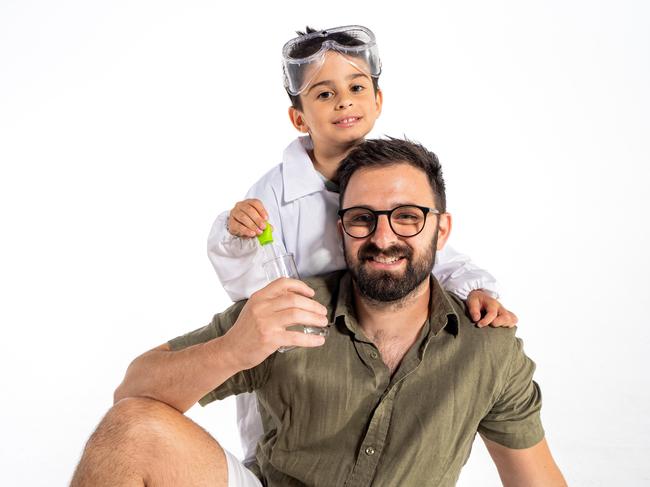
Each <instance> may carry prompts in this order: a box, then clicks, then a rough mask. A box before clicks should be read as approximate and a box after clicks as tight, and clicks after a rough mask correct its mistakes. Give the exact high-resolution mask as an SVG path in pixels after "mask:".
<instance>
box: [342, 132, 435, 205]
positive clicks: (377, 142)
mask: <svg viewBox="0 0 650 487" xmlns="http://www.w3.org/2000/svg"><path fill="white" fill-rule="evenodd" d="M395 164H408V165H410V166H413V167H417V168H418V169H420V170H422V171H424V173H425V174H426V175H427V178H428V179H429V184H430V185H431V189H432V190H433V195H434V197H435V201H436V209H438V210H439V211H441V212H443V213H444V212H445V211H447V200H446V196H445V180H444V179H443V177H442V167H441V166H440V162H439V161H438V157H437V156H436V155H435V154H434V153H433V152H431V151H428V150H427V149H425V148H424V147H423V146H422V145H420V144H418V143H417V142H412V141H410V140H408V139H396V138H393V137H388V138H386V139H368V140H366V141H365V142H363V143H362V144H360V145H358V146H357V147H355V148H354V149H353V150H352V151H351V152H350V153H349V154H348V156H347V157H346V158H345V159H343V161H342V162H341V165H340V166H339V169H338V171H337V173H336V180H337V181H338V183H339V206H341V205H342V204H343V196H344V195H345V190H346V188H347V186H348V183H349V182H350V178H351V177H352V175H353V174H354V173H355V172H357V171H358V170H359V169H364V168H375V167H386V166H393V165H395Z"/></svg>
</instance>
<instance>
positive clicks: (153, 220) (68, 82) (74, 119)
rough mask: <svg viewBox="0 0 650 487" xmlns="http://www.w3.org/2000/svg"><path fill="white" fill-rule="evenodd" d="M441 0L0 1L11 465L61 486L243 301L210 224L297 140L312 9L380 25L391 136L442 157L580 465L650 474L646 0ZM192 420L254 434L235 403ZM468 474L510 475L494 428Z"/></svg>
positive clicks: (380, 129)
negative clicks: (166, 363) (292, 86)
mask: <svg viewBox="0 0 650 487" xmlns="http://www.w3.org/2000/svg"><path fill="white" fill-rule="evenodd" d="M426 5H427V6H425V2H413V3H412V2H409V1H401V2H388V3H386V4H381V3H380V2H377V1H368V0H366V1H360V2H340V3H339V2H333V1H329V2H325V3H319V4H316V3H313V4H311V3H310V4H306V3H301V2H295V1H294V2H279V1H275V2H259V4H253V3H248V2H227V3H226V2H223V3H221V2H216V1H211V2H209V1H197V0H189V1H186V2H182V3H181V2H168V1H160V0H159V1H153V0H151V1H144V0H131V1H112V2H101V1H98V0H94V1H81V0H77V1H73V0H60V1H57V2H47V1H44V0H20V1H19V0H2V1H1V2H0V164H1V172H0V217H1V220H0V224H1V226H0V231H1V238H0V323H1V327H2V328H1V330H2V336H3V338H4V340H3V342H4V343H3V346H2V352H1V353H0V374H1V383H0V390H1V391H2V401H1V402H0V408H1V414H0V421H1V424H0V426H1V431H2V433H1V435H2V441H1V442H0V462H1V463H2V466H1V468H0V471H1V472H2V478H1V479H0V483H1V484H2V485H30V486H46V485H47V486H50V485H65V484H66V483H67V482H68V481H69V478H70V476H71V473H72V471H73V469H74V466H75V465H76V462H77V461H78V458H79V455H80V453H81V449H82V447H83V445H84V442H85V441H86V439H87V438H88V436H89V434H90V433H91V431H92V430H93V428H94V427H95V425H96V424H97V422H98V421H99V419H100V418H101V416H102V415H103V413H104V412H105V411H106V410H107V409H108V407H109V406H110V404H111V400H112V392H113V389H114V388H115V387H116V386H117V384H118V383H119V381H120V380H121V378H122V376H123V373H124V371H125V369H126V366H127V365H128V363H129V362H130V360H131V359H132V358H134V357H135V356H136V355H138V354H139V353H141V352H143V351H145V350H147V349H149V348H152V347H154V346H156V345H159V344H161V343H163V342H164V341H166V340H167V339H169V338H172V337H174V336H176V335H178V334H181V333H183V332H185V331H188V330H191V329H194V328H196V327H198V326H201V325H203V324H205V323H206V322H207V321H208V320H209V319H210V317H211V316H212V313H214V312H216V311H219V310H221V309H223V308H225V307H226V306H227V305H228V299H227V297H226V295H225V293H224V291H223V290H222V289H221V288H220V286H219V284H218V281H217V278H216V275H215V274H214V272H213V270H212V268H211V266H210V264H209V262H208V260H207V258H206V255H205V240H206V237H207V233H208V230H209V227H210V224H211V222H212V219H213V218H214V217H215V216H216V215H217V213H218V212H220V211H221V210H224V209H227V208H229V207H231V206H232V204H233V203H234V202H235V201H237V200H238V199H241V197H242V196H243V194H244V192H245V191H246V189H247V188H248V187H249V186H250V185H251V184H252V183H253V182H254V181H255V180H256V179H257V178H258V177H260V176H261V175H262V174H263V173H264V172H265V171H267V170H268V169H269V168H270V167H272V166H273V165H275V164H277V163H278V162H279V161H280V155H281V151H282V149H283V148H284V146H285V145H286V144H287V143H288V142H289V141H290V140H291V139H292V138H293V137H294V136H295V133H294V130H293V128H292V127H291V125H290V124H289V121H288V118H287V116H286V109H287V107H288V100H287V99H286V95H285V94H284V92H283V89H282V86H281V76H280V60H279V54H280V49H281V47H282V44H283V43H284V42H285V41H286V40H287V39H288V38H290V37H292V35H293V31H294V30H296V29H300V28H302V27H304V25H305V24H306V23H309V24H310V25H313V26H316V27H320V28H325V27H332V26H337V25H345V24H351V23H360V24H363V25H367V26H369V27H370V28H371V29H373V30H374V31H375V33H376V35H377V38H378V42H379V47H380V53H381V56H382V59H383V65H384V74H383V75H382V78H381V80H380V83H381V86H382V87H383V89H384V95H385V96H384V100H385V103H384V112H383V114H382V116H381V118H380V119H379V122H378V123H377V126H376V130H375V131H374V135H376V136H379V135H382V134H389V135H394V136H401V135H403V134H405V135H407V136H408V137H410V138H412V139H415V140H418V141H420V142H422V143H424V144H425V145H426V146H427V147H429V148H430V149H432V150H434V151H435V152H436V153H437V154H438V155H439V157H440V159H441V161H442V163H443V167H444V169H445V175H446V179H447V182H448V195H449V196H448V198H449V208H450V211H451V212H452V213H453V215H454V218H455V227H454V233H453V235H452V239H451V242H452V244H453V245H454V247H455V248H457V249H458V250H460V251H463V252H465V253H468V254H470V255H471V256H472V257H473V258H474V259H475V261H476V262H477V263H479V264H481V265H482V266H484V267H485V268H486V269H488V270H490V271H492V272H493V273H494V274H495V275H496V276H497V277H498V279H499V280H500V282H501V284H502V287H503V301H504V303H505V304H506V305H507V306H509V307H510V308H511V309H513V310H514V311H515V312H517V313H518V315H519V317H520V320H521V321H520V330H519V335H520V336H522V337H523V338H524V340H525V344H526V350H527V352H528V354H529V355H530V356H531V357H532V358H533V359H535V361H536V362H537V364H538V372H537V374H536V377H537V380H538V381H539V382H540V384H541V386H542V390H543V392H544V398H545V403H544V408H543V420H544V424H545V427H546V431H547V438H548V440H549V443H550V445H551V448H552V450H553V453H554V455H555V457H556V459H557V461H558V463H559V465H560V467H561V468H562V470H563V472H564V473H565V475H566V477H567V479H568V480H569V482H570V484H571V485H575V486H613V485H617V486H618V485H623V486H626V487H630V486H642V485H650V466H649V464H648V461H647V460H648V458H650V440H649V439H648V435H649V434H650V415H649V414H648V413H649V410H650V393H649V392H648V391H649V387H648V386H649V385H650V384H649V381H648V378H647V375H646V374H647V371H646V370H647V369H646V367H647V365H646V364H647V360H646V356H647V349H648V345H650V340H649V338H650V332H649V331H648V326H647V323H648V317H647V316H648V312H649V311H648V302H649V300H648V294H649V292H650V289H649V287H650V286H649V285H648V277H649V274H650V262H649V258H648V247H649V246H650V241H649V228H648V226H649V225H648V223H647V222H648V210H650V198H649V197H648V189H647V185H648V182H649V175H650V172H649V170H648V164H649V163H650V149H649V148H648V135H649V134H650V116H649V115H648V114H649V113H650V95H649V92H650V91H649V90H648V87H649V86H650V30H649V29H648V25H649V20H650V8H649V7H648V3H647V2H642V1H641V0H639V1H638V2H634V1H620V0H619V1H616V2H615V1H613V0H612V1H597V0H592V1H586V0H585V1H577V0H574V1H567V0H564V1H560V0H553V1H547V2H522V1H517V0H511V1H502V0H500V1H495V2H482V1H480V0H475V1H456V2H438V1H435V2H427V3H426ZM488 333H489V332H488ZM190 415H191V416H192V417H193V418H195V419H196V420H197V421H199V422H200V423H201V424H202V425H204V426H205V427H206V428H207V429H208V430H209V431H211V432H212V433H213V434H214V435H215V436H216V437H217V438H218V439H219V440H220V441H221V442H222V443H223V444H224V445H225V446H226V447H228V448H230V449H231V450H232V451H233V452H234V453H240V452H241V449H240V446H239V442H238V437H237V434H236V430H235V425H234V408H233V402H232V401H230V400H227V401H224V402H223V403H222V404H219V405H211V406H209V407H207V408H204V409H202V408H200V407H196V408H194V409H192V410H191V411H190ZM459 485H461V486H477V485H478V486H492V485H499V481H498V476H497V474H496V471H495V469H494V467H493V466H492V464H491V462H490V460H489V457H488V456H487V454H486V452H485V450H484V448H483V447H482V445H481V444H480V442H479V443H477V444H476V445H475V449H474V452H473V454H472V457H471V458H470V460H469V462H468V465H467V466H466V468H465V469H464V471H463V474H462V476H461V481H460V483H459Z"/></svg>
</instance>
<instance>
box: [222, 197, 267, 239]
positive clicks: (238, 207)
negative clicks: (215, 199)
mask: <svg viewBox="0 0 650 487" xmlns="http://www.w3.org/2000/svg"><path fill="white" fill-rule="evenodd" d="M268 219H269V215H268V213H267V212H266V208H264V205H263V204H262V202H261V201H260V200H258V199H249V200H243V201H240V202H238V203H237V204H235V206H234V207H233V209H232V210H230V216H229V217H228V231H229V232H230V233H231V234H232V235H234V236H236V237H245V238H253V237H256V236H257V235H260V234H261V233H262V232H263V231H264V228H265V227H266V221H267V220H268Z"/></svg>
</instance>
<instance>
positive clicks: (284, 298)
mask: <svg viewBox="0 0 650 487" xmlns="http://www.w3.org/2000/svg"><path fill="white" fill-rule="evenodd" d="M294 308H295V309H302V310H305V311H309V312H311V313H316V314H319V315H323V316H327V308H326V307H325V306H323V305H322V304H320V303H319V302H318V301H314V300H313V299H311V298H308V297H306V296H303V295H300V294H297V293H295V292H289V293H286V294H283V295H281V296H279V297H278V298H276V299H275V300H274V301H273V309H274V310H275V311H282V310H285V309H294Z"/></svg>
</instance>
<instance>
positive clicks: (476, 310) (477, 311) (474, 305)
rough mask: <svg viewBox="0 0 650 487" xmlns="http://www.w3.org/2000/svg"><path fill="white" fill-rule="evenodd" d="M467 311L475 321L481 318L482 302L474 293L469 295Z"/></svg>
mask: <svg viewBox="0 0 650 487" xmlns="http://www.w3.org/2000/svg"><path fill="white" fill-rule="evenodd" d="M467 311H468V312H469V316H470V317H471V318H472V321H474V323H476V322H477V321H478V320H480V319H481V302H480V301H479V299H478V298H477V297H476V296H474V295H473V294H470V295H469V296H468V297H467Z"/></svg>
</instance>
